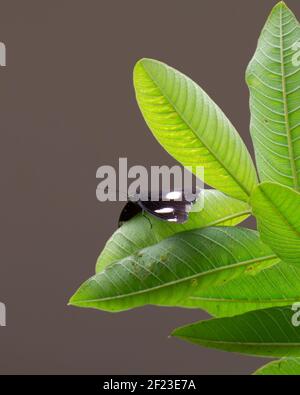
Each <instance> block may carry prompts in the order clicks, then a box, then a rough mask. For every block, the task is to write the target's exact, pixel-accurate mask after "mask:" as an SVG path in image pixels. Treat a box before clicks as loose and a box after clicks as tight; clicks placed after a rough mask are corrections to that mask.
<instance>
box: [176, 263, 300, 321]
mask: <svg viewBox="0 0 300 395" xmlns="http://www.w3.org/2000/svg"><path fill="white" fill-rule="evenodd" d="M299 301H300V268H299V269H298V268H296V267H295V266H292V265H288V264H286V263H284V262H281V263H280V264H278V265H275V266H273V267H272V268H269V269H266V270H263V271H261V272H260V273H258V274H256V275H248V276H241V277H239V278H237V279H236V280H233V281H230V282H229V283H227V284H225V285H221V286H218V287H210V288H208V289H203V290H200V291H198V292H197V290H196V291H195V293H194V294H193V295H192V296H190V297H189V298H188V299H187V300H185V301H183V302H182V303H181V304H180V305H181V306H182V307H190V308H197V307H198V308H202V309H204V310H206V311H208V312H209V313H210V314H212V315H214V316H216V317H230V316H235V315H239V314H243V313H246V312H248V311H253V310H260V309H266V308H270V307H275V306H288V305H292V304H294V303H296V302H299Z"/></svg>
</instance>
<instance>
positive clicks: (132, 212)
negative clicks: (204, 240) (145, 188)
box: [119, 189, 200, 227]
mask: <svg viewBox="0 0 300 395" xmlns="http://www.w3.org/2000/svg"><path fill="white" fill-rule="evenodd" d="M199 194H200V190H199V189H197V190H196V191H194V192H192V195H190V194H189V193H185V192H184V191H172V192H167V193H163V192H160V193H159V194H158V199H155V200H151V194H149V195H148V199H145V198H143V197H141V198H139V199H136V198H134V199H133V198H132V199H130V198H129V201H128V202H127V203H126V205H125V207H124V208H123V210H122V212H121V215H120V218H119V227H120V226H121V225H122V224H123V223H124V222H127V221H129V220H130V219H132V218H133V217H135V216H136V215H138V214H140V213H145V212H146V213H148V214H150V215H152V216H153V217H155V218H157V219H159V220H162V221H168V222H175V223H178V224H183V223H185V222H186V221H187V220H188V217H189V212H190V211H191V209H192V206H193V204H194V203H195V202H196V200H197V199H198V196H199ZM141 195H142V194H141Z"/></svg>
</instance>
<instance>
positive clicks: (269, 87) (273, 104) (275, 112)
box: [246, 2, 300, 189]
mask: <svg viewBox="0 0 300 395" xmlns="http://www.w3.org/2000/svg"><path fill="white" fill-rule="evenodd" d="M299 51H300V25H299V23H298V21H297V20H296V18H295V16H294V15H293V13H292V12H291V11H290V10H289V9H288V7H287V6H286V5H285V4H284V3H283V2H280V3H279V4H278V5H277V6H276V7H275V8H274V9H273V11H272V13H271V15H270V17H269V18H268V21H267V23H266V25H265V27H264V29H263V31H262V34H261V36H260V39H259V43H258V47H257V50H256V53H255V55H254V57H253V59H252V61H251V63H250V65H249V67H248V70H247V74H246V76H247V83H248V85H249V88H250V109H251V135H252V138H253V142H254V147H255V154H256V160H257V165H258V169H259V175H260V178H261V180H263V181H274V182H279V183H281V184H283V185H286V186H289V187H293V188H296V189H299V188H300V55H299V53H300V52H299Z"/></svg>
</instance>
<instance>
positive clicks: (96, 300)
mask: <svg viewBox="0 0 300 395" xmlns="http://www.w3.org/2000/svg"><path fill="white" fill-rule="evenodd" d="M276 258H277V256H276V255H275V254H274V255H268V256H264V257H260V258H254V259H250V260H248V261H244V262H238V263H235V264H233V265H228V266H222V267H219V268H216V269H212V270H210V271H206V272H202V273H197V274H194V275H193V276H189V277H184V278H182V279H179V280H175V281H171V282H168V283H165V284H162V285H158V286H156V287H151V288H147V289H142V290H140V291H136V292H130V293H127V294H122V295H115V296H110V297H106V298H96V299H88V300H78V301H75V300H73V301H72V300H71V303H72V304H82V303H97V302H106V301H112V300H117V299H126V298H128V297H131V296H136V295H142V294H144V293H149V292H153V291H156V290H159V289H162V288H165V287H171V286H173V285H176V284H180V283H182V282H186V281H190V280H193V279H196V278H199V277H203V276H205V275H211V274H215V273H218V272H220V271H226V270H230V269H236V268H239V267H243V266H248V265H251V264H253V263H259V262H264V261H270V260H273V259H276ZM99 274H101V272H100V273H99ZM90 281H92V279H91V280H90Z"/></svg>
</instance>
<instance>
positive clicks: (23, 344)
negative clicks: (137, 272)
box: [0, 0, 300, 374]
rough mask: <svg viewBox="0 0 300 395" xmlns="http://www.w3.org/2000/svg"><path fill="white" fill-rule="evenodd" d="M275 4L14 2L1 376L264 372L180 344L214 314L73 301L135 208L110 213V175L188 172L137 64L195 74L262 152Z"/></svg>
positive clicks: (4, 12)
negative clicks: (143, 102)
mask: <svg viewBox="0 0 300 395" xmlns="http://www.w3.org/2000/svg"><path fill="white" fill-rule="evenodd" d="M275 3H276V1H272V0H270V1H267V0H251V1H250V0H248V1H240V0H226V1H223V0H218V1H216V0H188V1H187V0H185V1H184V0H163V1H162V0H152V1H145V0H126V1H124V0H97V1H96V0H88V1H83V0H81V1H78V0H60V1H58V0H56V1H41V0H39V1H31V0H27V1H21V0H20V1H14V0H9V1H4V0H0V41H3V42H5V43H6V45H7V67H6V68H0V87H1V88H0V104H1V106H0V114H1V116H0V124H1V133H0V136H1V144H0V146H1V148H0V149H1V155H0V162H1V166H0V169H1V203H2V204H1V221H0V223H1V264H0V301H2V302H5V303H6V304H7V311H8V315H7V325H8V326H7V327H6V328H0V352H1V358H0V373H2V374H4V373H8V374H15V373H21V374H29V373H38V374H39V373H46V374H47V373H48V374H57V373H66V374H88V373H90V374H105V373H108V374H118V373H120V374H121V373H122V374H140V373H144V374H146V373H148V374H159V373H160V374H167V373H170V374H172V373H173V374H188V373H191V374H206V373H221V374H241V373H247V374H248V373H250V372H252V371H253V370H254V369H256V368H257V367H259V366H260V365H261V364H263V363H264V361H263V360H261V359H257V358H248V357H244V356H238V355H232V354H226V353H222V352H216V351H212V350H206V349H202V348H200V347H196V346H192V345H189V344H185V343H184V342H181V341H179V340H175V339H169V338H168V334H169V333H170V331H171V330H172V329H173V328H175V327H176V326H180V325H183V324H185V323H189V322H191V321H195V320H198V319H202V318H205V317H206V314H205V313H202V312H198V311H184V310H179V309H163V308H153V307H147V308H142V309H138V310H134V311H130V312H126V313H121V314H117V315H111V314H107V313H103V312H97V311H93V310H81V309H76V308H72V307H67V301H68V298H69V297H70V296H71V295H72V293H73V292H74V291H75V290H76V288H77V287H78V286H79V285H80V283H81V282H82V281H83V280H85V279H87V278H88V277H89V276H91V275H92V274H93V271H94V265H95V261H96V258H97V255H98V253H99V252H100V251H101V249H102V248H103V246H104V243H105V241H106V240H107V238H108V237H109V236H110V235H111V234H112V232H113V231H114V230H115V228H116V223H117V219H118V215H119V211H120V209H121V205H120V204H112V203H107V204H100V203H98V202H97V200H96V197H95V189H96V185H97V180H96V178H95V172H96V169H97V167H98V166H100V165H103V164H111V165H114V164H117V161H118V158H119V157H120V156H121V157H123V156H124V157H128V158H129V165H134V164H144V165H147V166H150V165H162V164H173V163H175V162H174V161H173V160H172V159H171V158H170V157H169V156H168V154H167V153H166V152H164V150H163V149H162V148H161V147H160V146H159V145H158V144H157V143H156V141H155V140H154V138H153V137H152V135H151V133H150V132H149V131H148V130H147V127H146V125H145V123H144V122H143V120H142V118H141V115H140V113H139V110H138V108H137V105H136V103H135V99H134V93H133V88H132V68H133V66H134V63H135V62H136V61H137V60H138V59H139V58H141V57H153V58H156V59H160V60H162V61H165V62H167V63H168V64H170V65H172V66H174V67H176V68H178V69H180V70H182V71H183V72H185V73H186V74H187V75H189V76H191V77H192V78H193V79H194V80H196V81H197V82H198V83H199V84H200V85H201V86H202V87H203V88H204V89H205V90H206V91H207V92H208V93H209V94H210V95H211V96H212V98H214V99H215V101H216V102H217V103H218V104H219V105H220V106H221V107H222V108H223V109H224V111H225V113H226V114H227V115H228V116H229V118H230V119H231V120H232V121H233V123H234V124H235V125H236V127H237V129H238V130H239V131H240V133H241V134H242V136H243V138H244V140H245V141H246V142H247V145H248V146H249V149H251V152H252V147H251V143H250V140H249V132H248V129H249V110H248V91H247V88H246V86H245V83H244V71H245V68H246V65H247V63H248V62H249V60H250V58H251V56H252V54H253V52H254V49H255V46H256V42H257V38H258V35H259V33H260V31H261V29H262V26H263V24H264V22H265V19H266V17H267V15H268V13H269V12H270V10H271V7H272V6H273V5H274V4H275ZM288 3H289V5H290V6H291V7H292V9H293V10H294V11H295V12H296V13H297V14H298V15H299V16H300V4H299V1H298V0H294V1H292V0H290V1H289V2H288Z"/></svg>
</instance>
